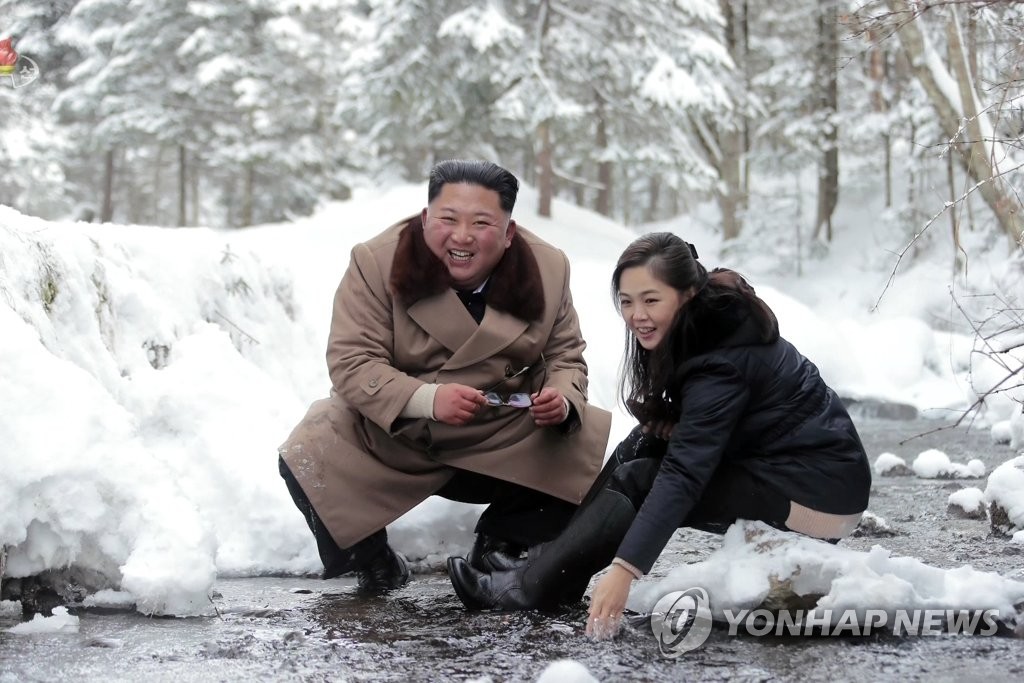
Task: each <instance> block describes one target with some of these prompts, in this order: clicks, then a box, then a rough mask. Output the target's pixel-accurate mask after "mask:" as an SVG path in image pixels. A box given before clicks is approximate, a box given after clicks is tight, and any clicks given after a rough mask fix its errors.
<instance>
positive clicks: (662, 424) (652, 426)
mask: <svg viewBox="0 0 1024 683" xmlns="http://www.w3.org/2000/svg"><path fill="white" fill-rule="evenodd" d="M675 426H676V424H675V422H670V421H669V420H657V421H654V422H648V423H647V424H645V425H644V426H643V429H642V430H643V433H644V434H650V435H651V436H656V437H658V438H659V439H664V440H665V441H668V437H670V436H672V428H673V427H675Z"/></svg>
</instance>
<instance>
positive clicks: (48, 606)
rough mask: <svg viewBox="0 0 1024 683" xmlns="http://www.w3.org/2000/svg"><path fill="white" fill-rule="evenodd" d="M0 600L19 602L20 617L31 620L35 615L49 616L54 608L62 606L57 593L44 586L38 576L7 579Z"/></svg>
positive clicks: (61, 599)
mask: <svg viewBox="0 0 1024 683" xmlns="http://www.w3.org/2000/svg"><path fill="white" fill-rule="evenodd" d="M0 599H3V600H14V601H17V602H20V603H21V609H22V615H23V616H24V617H25V618H26V619H31V618H32V617H34V616H35V615H36V614H41V615H42V616H44V617H48V616H51V615H52V614H53V608H54V607H60V606H61V605H63V604H64V600H63V598H61V597H60V595H58V594H57V591H55V590H53V588H51V587H50V586H48V585H46V584H44V583H43V582H42V581H41V580H40V577H38V576H26V577H23V578H16V579H8V580H7V581H5V582H4V585H3V592H2V594H0Z"/></svg>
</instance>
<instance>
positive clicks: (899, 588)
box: [627, 522, 1024, 619]
mask: <svg viewBox="0 0 1024 683" xmlns="http://www.w3.org/2000/svg"><path fill="white" fill-rule="evenodd" d="M779 581H782V582H785V581H790V582H792V583H791V588H792V591H793V592H794V593H796V594H797V595H801V596H806V595H820V596H822V597H821V598H819V599H818V602H817V607H818V608H821V610H832V614H833V615H834V617H838V616H839V615H840V614H841V613H842V611H843V610H845V609H854V610H857V609H863V608H867V607H870V606H875V607H877V606H879V605H884V606H885V607H886V609H938V608H942V609H951V610H958V609H966V610H984V609H995V610H998V612H999V614H1000V615H1001V616H1002V617H1003V618H1007V617H1009V618H1012V617H1013V616H1014V615H1015V614H1016V609H1015V607H1014V605H1016V604H1017V603H1019V602H1021V600H1024V582H1021V581H1014V580H1011V579H1008V578H1005V577H1002V576H1000V575H998V574H995V573H993V572H982V571H977V570H975V569H973V568H971V567H970V566H969V565H965V566H962V567H956V568H954V569H939V568H936V567H931V566H929V565H927V564H925V563H923V562H921V561H920V560H917V559H915V558H911V557H893V556H892V554H891V553H890V551H888V550H886V549H885V548H883V547H881V546H877V545H876V546H873V547H872V549H871V550H870V551H868V552H860V551H856V550H850V549H848V548H843V547H841V546H836V545H832V544H830V543H826V542H824V541H819V540H816V539H813V538H808V537H805V536H798V535H796V534H791V533H788V532H783V531H778V530H776V529H773V528H771V527H769V526H767V525H765V524H762V523H760V522H739V523H737V524H734V525H733V526H732V527H730V528H729V530H728V531H727V532H726V533H725V535H724V537H723V540H722V547H721V549H719V550H718V551H717V552H715V553H714V554H713V555H712V556H711V557H709V558H708V559H707V560H706V561H704V562H699V563H695V564H685V565H681V566H679V567H676V568H675V569H673V570H671V571H670V572H669V573H668V575H667V576H666V577H665V578H664V579H662V580H660V581H651V582H641V583H639V584H637V585H636V587H635V588H634V589H633V591H632V593H631V595H630V598H629V602H628V603H627V607H629V608H632V609H634V610H637V611H641V612H649V611H650V610H651V608H652V607H653V606H654V605H655V603H656V602H657V601H658V599H659V598H661V597H662V596H663V595H666V594H667V593H670V592H672V591H678V590H687V589H689V588H692V587H694V586H700V587H702V588H704V589H705V590H706V591H707V592H708V594H709V595H713V596H715V599H714V600H713V601H712V603H711V610H712V613H713V614H714V616H715V617H716V618H717V619H724V611H725V610H732V611H736V610H740V609H753V608H755V607H757V606H758V605H760V604H761V602H762V601H763V600H764V599H765V597H766V596H768V594H769V591H770V589H771V588H772V583H773V582H779Z"/></svg>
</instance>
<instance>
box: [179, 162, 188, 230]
mask: <svg viewBox="0 0 1024 683" xmlns="http://www.w3.org/2000/svg"><path fill="white" fill-rule="evenodd" d="M186 159H187V153H186V151H185V145H178V227H183V226H185V225H187V224H188V219H187V216H186V204H185V188H186V186H187V185H188V178H187V177H186V173H185V171H186V166H185V161H186Z"/></svg>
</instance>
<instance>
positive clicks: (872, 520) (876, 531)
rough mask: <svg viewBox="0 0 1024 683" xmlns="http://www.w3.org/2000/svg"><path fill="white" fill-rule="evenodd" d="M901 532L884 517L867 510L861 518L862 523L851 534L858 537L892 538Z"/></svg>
mask: <svg viewBox="0 0 1024 683" xmlns="http://www.w3.org/2000/svg"><path fill="white" fill-rule="evenodd" d="M899 534H900V532H899V531H898V530H897V529H894V528H893V527H891V526H890V525H889V523H888V522H886V521H885V520H884V519H883V518H881V517H879V516H878V515H873V514H871V513H870V512H865V513H864V516H863V517H862V518H861V520H860V524H858V525H857V528H856V529H854V530H853V533H852V534H851V536H854V537H856V538H865V537H867V538H891V537H893V536H898V535H899Z"/></svg>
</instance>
